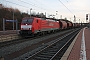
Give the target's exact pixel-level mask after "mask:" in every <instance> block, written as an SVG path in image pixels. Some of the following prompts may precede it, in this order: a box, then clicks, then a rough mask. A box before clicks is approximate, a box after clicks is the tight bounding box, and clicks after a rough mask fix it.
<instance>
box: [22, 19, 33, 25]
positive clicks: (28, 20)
mask: <svg viewBox="0 0 90 60" xmlns="http://www.w3.org/2000/svg"><path fill="white" fill-rule="evenodd" d="M32 22H33V19H23V20H22V23H29V24H32Z"/></svg>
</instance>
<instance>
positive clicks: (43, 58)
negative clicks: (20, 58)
mask: <svg viewBox="0 0 90 60" xmlns="http://www.w3.org/2000/svg"><path fill="white" fill-rule="evenodd" d="M32 60H33V59H32ZM34 60H49V58H45V57H35V58H34Z"/></svg>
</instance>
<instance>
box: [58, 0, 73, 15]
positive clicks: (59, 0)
mask: <svg viewBox="0 0 90 60" xmlns="http://www.w3.org/2000/svg"><path fill="white" fill-rule="evenodd" d="M58 1H59V2H60V3H62V2H61V1H60V0H58ZM62 4H63V3H62ZM63 5H64V4H63ZM64 6H65V5H64ZM65 7H66V6H65ZM66 8H67V7H66ZM67 9H68V8H67ZM68 10H69V9H68ZM69 11H70V10H69ZM70 12H71V11H70ZM71 13H72V12H71ZM72 14H73V13H72ZM73 15H74V14H73Z"/></svg>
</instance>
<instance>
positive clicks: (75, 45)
mask: <svg viewBox="0 0 90 60" xmlns="http://www.w3.org/2000/svg"><path fill="white" fill-rule="evenodd" d="M89 45H90V28H87V27H85V28H83V29H81V31H80V32H79V33H78V35H77V36H76V38H75V39H74V41H73V42H72V43H71V45H70V46H69V48H68V49H67V51H66V52H65V53H64V55H63V57H62V58H61V59H60V60H90V47H89Z"/></svg>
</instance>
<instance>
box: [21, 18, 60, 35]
mask: <svg viewBox="0 0 90 60" xmlns="http://www.w3.org/2000/svg"><path fill="white" fill-rule="evenodd" d="M59 28H60V25H59V21H56V20H50V19H42V18H36V17H32V18H30V17H26V18H23V19H22V22H21V30H20V34H21V35H23V34H29V35H31V34H37V33H42V32H50V31H54V30H58V29H59Z"/></svg>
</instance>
